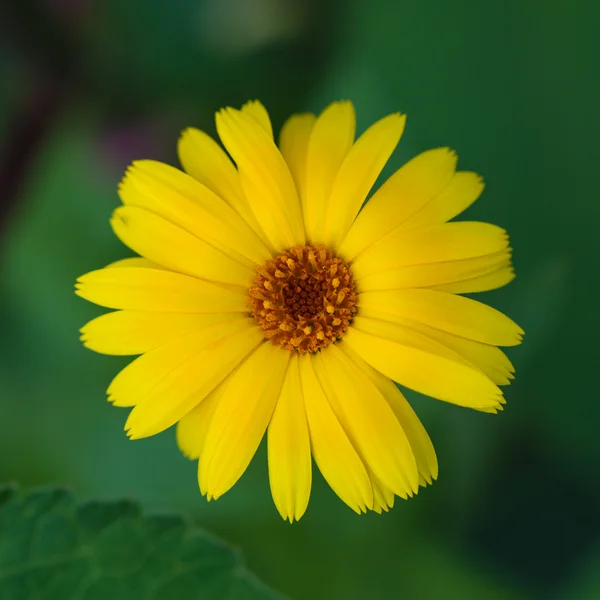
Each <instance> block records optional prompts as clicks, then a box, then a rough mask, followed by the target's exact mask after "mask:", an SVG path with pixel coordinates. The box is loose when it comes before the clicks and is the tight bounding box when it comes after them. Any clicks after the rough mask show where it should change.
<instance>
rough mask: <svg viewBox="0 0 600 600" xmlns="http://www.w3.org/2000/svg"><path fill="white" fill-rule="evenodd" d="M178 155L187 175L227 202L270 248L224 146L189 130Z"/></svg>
mask: <svg viewBox="0 0 600 600" xmlns="http://www.w3.org/2000/svg"><path fill="white" fill-rule="evenodd" d="M178 153H179V160H180V161H181V164H182V166H183V168H184V169H185V170H186V172H188V173H189V174H190V175H191V176H192V177H193V178H194V179H196V180H197V181H199V182H200V183H201V184H202V185H205V186H206V187H207V188H208V189H209V190H211V191H212V192H214V193H215V194H216V195H217V196H219V198H222V199H223V200H224V201H225V202H227V204H229V206H231V208H233V210H235V211H236V212H237V213H238V214H239V215H240V217H242V219H244V221H246V223H248V225H249V226H250V227H251V228H252V229H253V231H254V232H255V233H257V235H260V237H261V239H262V240H263V242H264V243H265V244H267V245H269V242H268V240H267V239H266V237H265V236H264V233H263V232H262V229H261V228H260V226H259V225H258V221H257V220H256V217H255V216H254V213H253V212H252V209H251V208H250V204H249V203H248V200H247V198H246V196H245V194H244V190H243V189H242V182H241V180H240V177H239V174H238V172H237V169H236V168H235V166H234V164H233V163H232V162H231V160H230V159H229V157H228V156H227V154H225V152H224V151H223V149H222V148H221V146H219V144H218V143H217V142H215V140H213V139H212V138H211V137H210V136H209V135H208V134H206V133H204V131H200V130H199V129H194V128H192V127H190V128H189V129H186V130H185V131H184V132H183V133H182V134H181V137H180V138H179V144H178ZM269 249H271V248H269Z"/></svg>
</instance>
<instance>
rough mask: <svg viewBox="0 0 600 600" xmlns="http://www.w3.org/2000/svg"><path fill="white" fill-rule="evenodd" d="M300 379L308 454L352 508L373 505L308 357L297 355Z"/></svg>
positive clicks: (360, 509) (368, 484)
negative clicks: (310, 453)
mask: <svg viewBox="0 0 600 600" xmlns="http://www.w3.org/2000/svg"><path fill="white" fill-rule="evenodd" d="M298 360H299V366H300V380H301V383H302V392H303V394H304V402H305V406H306V417H307V420H308V428H309V431H310V440H311V447H312V453H313V456H314V458H315V462H316V463H317V466H318V467H319V470H320V471H321V473H322V474H323V477H324V478H325V480H326V481H327V483H328V484H329V485H330V486H331V489H332V490H333V491H334V492H335V493H336V494H337V495H338V496H339V497H340V499H341V500H342V501H343V502H345V503H346V504H347V505H348V506H349V507H350V508H351V509H352V510H354V511H355V512H357V513H359V514H360V512H366V510H367V508H373V489H372V487H371V481H370V479H369V476H368V474H367V471H366V469H365V466H364V465H363V463H362V461H361V459H360V457H359V456H358V454H357V453H356V450H355V449H354V448H353V446H352V444H351V443H350V440H349V439H348V436H347V435H346V432H345V431H344V430H343V428H342V426H341V425H340V422H339V421H338V419H337V417H336V416H335V413H334V412H333V410H332V408H331V406H330V404H329V401H328V399H327V397H326V396H325V393H324V392H323V389H322V388H321V385H320V383H319V381H318V379H317V376H316V374H315V372H314V368H313V365H312V361H313V359H312V357H311V356H310V355H308V354H303V355H301V356H300V357H299V359H298Z"/></svg>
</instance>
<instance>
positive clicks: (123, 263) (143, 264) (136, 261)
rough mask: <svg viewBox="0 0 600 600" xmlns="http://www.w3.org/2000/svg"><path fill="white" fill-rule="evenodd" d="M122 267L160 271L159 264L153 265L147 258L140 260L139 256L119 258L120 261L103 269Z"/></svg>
mask: <svg viewBox="0 0 600 600" xmlns="http://www.w3.org/2000/svg"><path fill="white" fill-rule="evenodd" d="M123 267H128V268H130V267H137V268H141V269H162V268H163V267H161V266H160V265H159V264H157V263H153V262H152V261H151V260H148V259H147V258H142V257H141V256H132V257H130V258H121V259H120V260H115V262H111V263H110V264H108V265H106V267H104V268H105V269H116V268H119V269H121V268H123Z"/></svg>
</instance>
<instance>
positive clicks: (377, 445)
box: [313, 345, 418, 497]
mask: <svg viewBox="0 0 600 600" xmlns="http://www.w3.org/2000/svg"><path fill="white" fill-rule="evenodd" d="M313 364H314V366H315V371H316V373H317V377H318V378H319V382H320V383H321V386H322V387H323V389H324V390H325V393H326V394H327V397H328V398H329V401H330V403H331V405H332V408H333V410H334V412H335V413H336V415H337V417H338V419H339V420H340V423H341V424H342V426H343V427H344V429H345V430H346V431H347V432H348V436H349V437H350V440H351V442H352V443H353V445H354V447H355V448H356V450H357V451H358V453H359V455H360V456H361V457H362V458H363V460H364V462H365V463H366V464H367V465H368V467H369V469H371V470H372V471H373V473H375V475H376V476H377V478H378V479H380V480H381V482H382V483H383V484H384V485H385V486H387V487H388V488H389V489H390V490H392V491H393V492H394V493H395V494H398V495H401V496H404V497H406V495H407V493H409V492H411V491H412V492H416V491H417V489H418V473H417V465H416V462H415V457H414V455H413V452H412V450H411V448H410V444H409V442H408V439H407V438H406V435H405V434H404V431H403V430H402V427H401V426H400V423H398V420H397V419H396V417H395V415H394V413H393V412H392V410H391V408H390V406H389V404H388V403H387V402H386V401H385V398H384V397H383V396H382V395H381V393H380V392H379V390H378V389H377V386H376V385H375V384H374V383H373V382H372V381H371V380H370V379H369V378H368V377H367V376H366V375H365V374H364V373H363V372H362V371H360V370H358V369H356V367H355V365H354V364H353V363H352V361H351V360H350V359H349V358H348V357H347V355H345V354H344V353H343V352H342V351H341V350H339V349H338V348H337V346H335V345H331V346H329V347H328V348H327V349H326V350H325V351H323V352H321V353H319V354H318V355H315V357H314V359H313Z"/></svg>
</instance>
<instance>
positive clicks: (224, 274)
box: [111, 206, 255, 288]
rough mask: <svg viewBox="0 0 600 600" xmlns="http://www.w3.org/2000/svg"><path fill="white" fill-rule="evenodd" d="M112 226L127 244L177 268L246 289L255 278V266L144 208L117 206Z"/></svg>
mask: <svg viewBox="0 0 600 600" xmlns="http://www.w3.org/2000/svg"><path fill="white" fill-rule="evenodd" d="M111 225H112V227H113V230H114V232H115V233H116V234H117V237H118V238H119V239H120V240H121V241H122V242H123V243H124V244H125V245H126V246H129V247H130V248H131V249H132V250H134V251H135V252H138V253H139V254H141V255H142V256H144V257H145V258H147V259H149V260H152V261H155V262H157V263H159V264H160V265H163V266H164V267H167V268H169V269H172V270H173V271H177V272H179V273H184V274H186V275H192V276H194V277H200V278H203V279H208V280H209V281H216V282H219V283H228V284H232V285H239V286H242V287H244V288H247V287H248V286H249V285H250V283H251V282H252V280H253V279H254V277H255V273H254V272H253V271H252V269H250V268H248V267H246V266H244V265H242V264H241V263H239V262H237V261H235V260H233V259H231V258H230V257H228V256H225V254H223V253H221V252H219V251H218V250H217V249H216V248H214V247H213V246H211V245H209V244H207V243H206V242H203V241H202V240H199V239H198V238H197V237H195V236H193V235H191V234H189V233H187V231H185V230H183V229H181V228H180V227H177V226H176V225H173V224H172V223H170V222H169V221H166V220H165V219H163V218H162V217H158V216H157V215H155V214H154V213H151V212H148V211H147V210H144V209H142V208H137V207H135V206H122V207H121V208H117V210H115V212H114V213H113V217H112V219H111Z"/></svg>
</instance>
